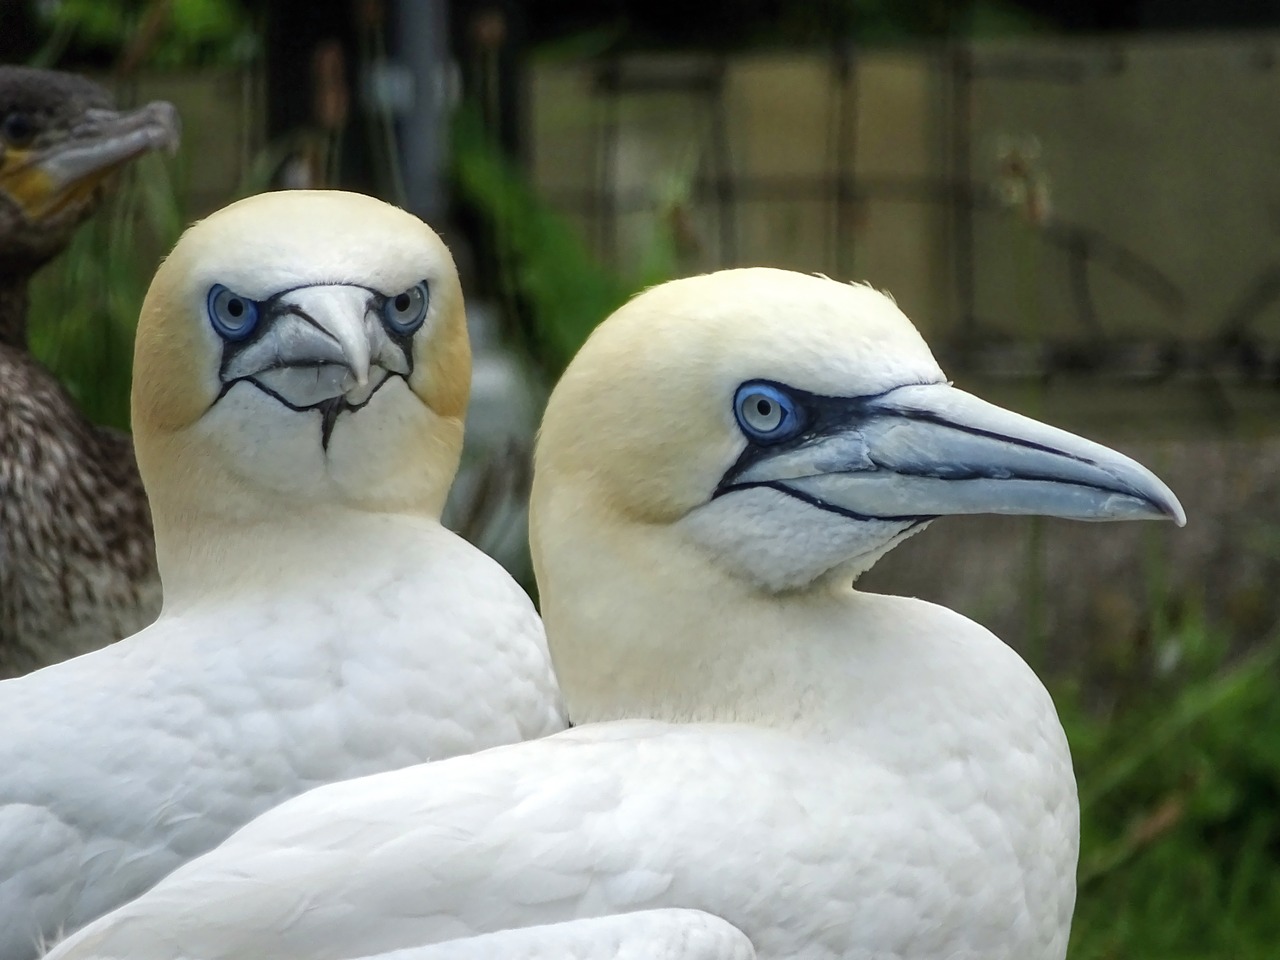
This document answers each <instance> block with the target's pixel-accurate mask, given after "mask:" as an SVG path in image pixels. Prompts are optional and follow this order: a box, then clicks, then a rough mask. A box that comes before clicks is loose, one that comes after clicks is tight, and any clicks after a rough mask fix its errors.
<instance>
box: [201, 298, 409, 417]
mask: <svg viewBox="0 0 1280 960" xmlns="http://www.w3.org/2000/svg"><path fill="white" fill-rule="evenodd" d="M261 309H262V313H263V315H262V316H261V317H260V318H258V320H257V324H256V330H257V334H256V336H252V337H250V338H247V339H246V340H245V341H244V343H243V345H236V347H235V349H231V350H229V351H228V352H227V354H226V356H225V359H224V362H223V369H222V379H223V381H224V382H226V383H234V382H235V381H238V380H246V379H252V380H253V381H254V382H255V383H256V384H257V385H258V386H259V387H261V388H263V389H265V390H266V391H267V392H268V393H270V394H272V395H273V396H275V397H277V398H278V399H280V400H282V401H284V402H285V403H286V404H288V405H289V406H291V407H293V408H295V409H299V410H301V409H307V408H310V407H314V406H316V405H318V404H321V403H324V402H325V401H327V400H332V399H335V398H337V397H345V398H346V399H347V401H348V402H349V403H350V404H351V405H353V406H356V405H359V404H361V403H363V402H364V401H365V400H367V399H368V398H369V396H370V395H371V394H372V393H373V391H374V390H375V389H377V387H378V385H379V384H381V382H382V381H383V380H384V379H385V378H386V377H387V375H388V374H390V373H399V374H402V375H407V374H408V372H409V369H410V364H409V358H408V357H407V356H406V354H405V353H404V351H403V349H401V348H400V347H398V346H397V345H395V344H394V343H392V341H391V339H390V338H389V337H388V336H387V335H386V332H385V331H384V330H383V328H382V325H381V324H380V323H379V321H378V319H377V317H376V313H375V311H376V304H375V300H374V295H373V294H372V293H371V292H370V291H369V290H366V289H364V288H363V287H355V286H345V285H324V286H309V287H301V288H299V289H297V290H290V291H288V292H286V293H282V294H280V295H278V296H276V297H273V298H272V299H270V300H268V301H266V302H265V303H263V304H262V307H261Z"/></svg>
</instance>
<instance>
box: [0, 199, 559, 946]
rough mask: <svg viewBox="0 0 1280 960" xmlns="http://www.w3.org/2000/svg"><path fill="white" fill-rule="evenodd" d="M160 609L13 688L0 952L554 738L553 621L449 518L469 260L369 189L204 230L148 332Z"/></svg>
mask: <svg viewBox="0 0 1280 960" xmlns="http://www.w3.org/2000/svg"><path fill="white" fill-rule="evenodd" d="M134 359H135V363H134V369H135V375H134V384H133V427H134V436H135V439H136V444H137V452H138V461H139V465H140V467H141V468H142V476H143V479H144V481H145V483H146V487H147V493H148V494H149V496H150V499H151V506H152V511H153V514H154V516H155V526H156V547H157V554H158V557H159V563H160V573H161V577H162V579H163V583H164V609H163V611H162V612H161V614H160V617H159V619H158V620H157V621H156V622H155V623H154V624H153V625H151V626H150V627H147V628H146V629H144V630H142V631H141V632H139V633H137V634H135V635H134V636H132V637H130V638H128V639H126V640H123V641H121V642H119V643H117V644H113V645H112V646H109V647H106V648H104V649H102V650H98V651H95V652H93V653H90V654H86V655H84V656H82V657H79V658H77V659H74V660H71V661H68V662H66V663H61V664H56V665H54V666H51V667H46V668H45V669H43V670H39V671H37V672H35V673H33V674H29V675H28V676H25V677H19V678H16V679H12V680H7V681H4V682H3V683H0V729H2V730H3V731H4V739H3V743H0V771H3V773H2V774H0V958H2V960H28V958H31V957H34V956H35V955H36V950H37V944H38V943H39V942H40V941H41V940H52V939H53V938H54V937H56V936H57V935H59V934H60V933H61V932H64V931H65V932H69V931H72V930H74V929H76V928H78V927H79V926H80V925H82V924H84V923H86V922H87V921H89V920H92V919H93V918H94V917H96V916H98V915H100V914H102V913H104V912H106V911H108V910H110V909H112V908H113V907H115V906H117V905H119V904H121V903H123V902H125V901H127V900H129V899H130V898H132V897H134V896H136V895H137V894H139V893H141V892H143V891H144V890H146V889H147V888H148V887H150V886H151V885H152V884H153V883H155V882H156V881H157V880H158V879H160V878H161V877H163V876H164V875H165V874H166V873H168V872H169V871H170V870H172V869H173V868H174V867H176V866H178V865H179V864H181V863H182V862H183V861H185V860H187V859H190V858H191V857H194V856H197V855H199V854H201V853H203V852H204V851H206V850H208V849H210V848H211V847H213V846H215V845H216V844H217V843H219V842H220V841H221V840H222V839H223V838H224V837H226V836H227V835H228V834H230V833H231V832H232V831H233V830H235V829H236V828H237V827H238V826H240V825H241V824H243V823H245V822H247V821H249V820H251V819H252V818H253V817H255V816H256V815H258V814H260V813H261V812H263V811H264V810H266V809H268V808H269V807H271V806H274V805H275V804H277V803H279V802H280V801H282V800H284V799H286V798H288V797H291V796H293V795H295V794H298V793H302V792H303V791H305V790H308V789H310V788H311V787H314V786H317V785H319V784H322V783H327V782H330V781H333V780H339V779H343V778H345V777H352V776H360V775H364V774H369V773H373V772H375V771H380V770H387V769H391V768H395V767H399V766H404V765H406V764H412V763H421V762H423V761H427V760H435V759H438V758H441V757H448V756H452V755H454V754H459V753H466V752H469V751H473V750H478V749H481V748H484V747H489V746H493V745H494V744H501V743H508V742H512V741H517V740H521V739H524V738H527V737H535V736H540V735H542V734H546V733H550V732H553V731H556V730H561V729H563V728H564V725H565V722H564V716H563V708H562V706H561V704H560V701H559V695H558V691H557V689H556V686H555V680H554V676H553V673H552V670H551V664H550V659H549V657H548V654H547V649H546V640H545V636H544V634H543V630H542V625H541V622H540V620H539V619H538V616H537V613H536V612H535V610H534V608H533V604H532V603H531V602H530V600H529V599H528V597H527V596H526V595H525V594H524V592H523V591H522V590H521V589H520V587H519V586H518V585H517V584H516V583H515V581H513V580H512V579H511V578H510V576H508V575H507V574H506V573H505V572H504V571H503V570H502V568H501V567H499V566H498V565H497V564H496V563H494V562H493V561H492V560H490V559H489V558H488V557H486V556H485V555H484V554H482V553H480V551H478V550H476V549H475V548H473V547H471V546H470V545H468V544H466V543H465V542H464V541H463V540H461V539H460V538H458V537H457V536H455V535H454V534H452V533H450V532H448V531H447V530H445V529H444V528H443V527H442V526H441V525H440V523H439V515H440V510H441V506H442V504H443V503H444V500H445V495H446V494H447V492H448V490H449V484H450V482H451V481H452V478H453V474H454V470H455V469H456V467H457V464H458V457H459V453H460V450H461V447H462V423H463V415H464V412H465V408H466V404H467V393H468V385H469V376H470V368H469V363H468V345H467V337H466V327H465V321H464V318H463V303H462V292H461V290H460V288H459V284H458V276H457V273H456V272H455V269H454V266H453V261H452V259H451V257H450V255H449V252H448V250H447V249H446V248H445V246H444V244H443V243H442V242H441V241H440V239H439V238H438V237H437V236H436V235H435V233H433V232H432V231H431V230H430V229H429V228H428V227H427V226H426V225H425V224H423V223H422V222H421V221H419V220H418V219H417V218H416V217H413V216H411V215H409V214H407V213H405V212H403V211H401V210H397V209H396V208H394V207H392V206H389V205H387V204H384V203H382V202H380V201H377V200H374V199H371V198H369V197H363V196H359V195H356V194H348V193H339V192H282V193H270V194H264V195H261V196H257V197H252V198H250V199H247V200H243V201H240V202H238V203H235V204H232V205H231V206H229V207H227V208H225V209H223V210H221V211H220V212H218V213H215V214H214V215H213V216H211V217H209V218H208V219H206V220H204V221H203V222H201V223H198V224H196V225H195V226H193V227H191V228H190V229H189V230H188V231H187V232H186V233H185V234H184V235H183V237H182V239H181V240H180V241H179V242H178V244H177V246H176V247H175V248H174V250H173V252H172V253H171V254H170V255H169V257H168V258H167V259H166V260H165V261H164V263H163V264H162V265H161V267H160V269H159V270H158V272H157V273H156V276H155V279H154V280H153V282H152V284H151V288H150V290H149V291H148V293H147V297H146V300H145V302H144V304H143V308H142V313H141V318H140V320H139V324H138V334H137V340H136V349H135V358H134Z"/></svg>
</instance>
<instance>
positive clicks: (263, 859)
mask: <svg viewBox="0 0 1280 960" xmlns="http://www.w3.org/2000/svg"><path fill="white" fill-rule="evenodd" d="M531 510H532V547H533V556H534V560H535V565H536V571H537V576H538V583H539V586H540V590H541V597H542V602H543V615H544V620H545V622H546V625H547V630H548V636H549V638H550V642H551V645H552V653H553V657H554V660H555V664H556V668H557V674H558V676H559V678H560V681H561V686H562V689H563V691H564V693H565V697H566V700H567V702H568V704H569V708H570V716H571V717H572V718H573V721H574V723H575V724H577V726H575V728H574V729H571V730H568V731H566V732H564V733H561V734H558V735H555V736H552V737H548V738H545V739H542V740H538V741H533V742H529V743H522V744H518V745H514V746H505V747H499V748H496V749H493V750H489V751H485V752H483V753H478V754H474V755H471V756H466V757H460V758H456V759H452V760H448V761H445V762H443V763H439V764H432V765H429V766H419V767H413V768H408V769H404V770H400V771H397V772H393V773H387V774H382V775H379V776H374V777H369V778H366V779H364V780H351V781H348V782H345V783H340V784H335V785H332V786H327V787H323V788H321V789H318V790H315V791H313V792H311V793H309V794H306V795H304V796H301V797H298V798H296V799H294V800H292V801H290V802H288V803H285V804H283V805H282V806H280V807H278V808H277V809H275V810H272V811H271V812H269V813H267V814H266V815H265V816H262V817H260V818H258V819H257V820H256V821H254V822H253V823H251V824H249V825H247V826H246V827H244V828H243V829H242V830H241V831H239V832H238V833H237V834H235V835H234V836H233V837H231V838H230V839H229V840H228V841H227V842H225V843H224V844H222V845H221V846H220V847H219V848H217V849H216V850H214V851H212V852H211V853H209V854H207V855H206V856H204V857H202V858H200V859H198V860H195V861H194V862H192V863H189V864H187V865H186V866H184V867H183V868H182V869H180V870H178V871H176V872H174V873H173V874H172V875H170V876H169V877H168V878H167V879H165V880H164V881H163V882H161V883H160V884H158V885H157V886H156V887H155V888H154V889H153V890H151V891H150V892H148V893H147V894H145V895H144V896H142V897H140V898H139V899H137V900H136V901H134V902H133V903H131V904H129V905H127V906H125V907H123V908H121V909H120V910H118V911H116V912H114V913H112V914H111V915H109V916H107V917H105V918H103V919H102V920H100V921H99V922H97V923H95V924H93V925H91V926H89V927H87V928H86V929H85V930H83V931H82V932H81V933H80V934H79V935H78V936H75V937H72V938H71V939H70V940H69V941H67V942H66V943H65V944H63V945H62V946H60V947H58V948H56V949H55V950H54V951H53V952H52V953H51V954H50V957H49V960H85V958H90V957H93V958H99V960H103V958H111V960H117V958H118V960H125V958H128V960H173V958H178V957H181V958H184V960H222V958H228V960H230V958H244V957H267V956H269V957H271V958H273V960H304V958H305V960H346V958H354V957H364V956H370V955H377V954H379V953H386V952H390V951H407V952H406V953H405V954H404V957H406V958H411V957H415V956H417V955H418V954H417V953H416V952H415V948H417V949H421V950H423V953H422V954H421V955H422V956H424V957H429V956H431V953H430V952H429V951H426V950H425V949H424V948H425V946H426V945H428V944H432V943H438V942H448V941H457V940H458V939H459V938H464V937H469V936H477V935H488V934H491V933H494V932H499V931H504V932H503V933H502V937H503V940H502V947H503V949H502V952H501V953H497V952H495V953H493V954H491V955H493V956H502V957H504V958H506V960H514V958H517V957H526V958H527V957H534V956H540V955H542V954H541V953H540V951H541V948H542V946H543V945H545V943H546V942H547V938H548V937H554V936H559V937H561V938H562V939H563V941H568V940H571V939H572V933H573V931H575V930H576V931H585V932H584V936H585V935H589V933H590V927H589V924H591V923H596V922H600V921H601V920H602V918H612V919H610V920H609V921H608V924H607V929H606V931H602V936H601V939H600V943H599V946H600V952H599V954H598V955H599V956H609V955H610V953H609V951H610V950H612V949H613V948H614V946H615V945H616V938H617V937H618V936H619V935H620V934H623V933H625V932H626V928H627V926H628V924H630V923H632V922H634V923H635V924H636V925H637V928H638V927H639V925H640V923H641V919H640V918H642V917H643V918H645V920H644V922H650V923H652V922H657V923H658V924H659V925H661V924H662V923H663V922H664V921H666V923H667V925H668V926H671V927H674V928H676V929H679V927H680V926H682V925H684V924H687V923H690V922H693V923H696V918H698V917H699V916H701V917H703V918H705V919H707V920H708V922H711V920H712V919H713V918H719V920H720V921H723V922H727V923H728V924H729V925H730V926H731V927H732V928H735V929H736V930H737V931H739V932H741V933H742V934H744V935H745V936H746V937H747V938H749V941H750V944H751V945H752V946H753V948H754V950H755V952H756V955H757V956H759V957H761V958H776V960H781V958H811V960H812V958H833V957H844V958H860V960H871V958H876V960H898V958H900V960H907V958H910V960H943V958H949V960H955V958H973V960H978V958H981V960H1001V958H1005V960H1058V958H1061V957H1063V955H1064V954H1065V952H1066V946H1067V934H1068V931H1069V927H1070V921H1071V913H1072V907H1073V902H1074V898H1075V866H1076V854H1077V845H1078V837H1079V822H1078V808H1077V802H1076V788H1075V781H1074V778H1073V775H1072V770H1071V758H1070V754H1069V752H1068V748H1067V742H1066V738H1065V737H1064V735H1063V731H1062V727H1061V725H1060V724H1059V722H1058V718H1057V715H1056V712H1055V710H1054V707H1053V703H1052V701H1051V700H1050V698H1049V695H1048V693H1047V692H1046V691H1045V689H1044V687H1043V686H1042V685H1041V683H1040V682H1039V680H1038V679H1037V678H1036V676H1035V674H1034V673H1032V671H1031V670H1030V669H1029V668H1028V667H1027V665H1026V664H1025V663H1024V662H1023V661H1022V660H1021V659H1020V658H1019V657H1018V655H1017V654H1016V653H1014V651H1013V650H1011V649H1010V648H1009V647H1008V646H1006V645H1005V644H1004V643H1002V642H1001V641H1000V640H999V639H997V638H996V637H994V636H993V635H992V634H991V633H989V632H988V631H987V630H985V629H984V628H983V627H981V626H979V625H978V624H976V623H974V622H972V621H970V620H967V619H965V618H964V617H962V616H960V615H958V614H956V613H954V612H952V611H950V610H947V609H945V608H943V607H938V606H935V605H933V604H930V603H925V602H923V601H919V600H913V599H906V598H902V597H890V596H878V595H873V594H865V593H860V592H858V591H856V590H854V589H852V588H851V586H850V584H851V581H853V580H854V578H856V577H857V576H858V575H859V574H860V573H862V572H863V571H865V570H866V569H867V568H869V567H870V566H871V565H872V564H873V563H874V562H875V560H876V559H877V558H878V557H880V556H881V555H883V554H884V553H885V552H886V551H888V550H889V549H891V548H892V547H893V546H894V545H895V544H897V543H899V542H900V541H902V540H903V539H904V538H905V537H908V536H910V535H912V534H913V533H916V532H918V531H919V530H921V529H922V528H923V527H924V526H926V525H927V524H928V523H929V522H930V521H932V520H933V519H935V518H937V517H940V516H943V515H946V514H958V513H1007V514H1050V515H1054V516H1060V517H1070V518H1075V519H1081V520H1123V519H1139V518H1152V517H1154V518H1160V517H1167V518H1171V519H1173V520H1175V521H1176V522H1178V523H1179V524H1181V523H1182V522H1183V513H1182V508H1181V507H1180V505H1179V504H1178V501H1177V499H1176V498H1175V497H1174V496H1173V494H1172V493H1171V492H1170V491H1169V489H1168V488H1167V487H1166V486H1165V485H1164V484H1163V483H1161V482H1160V481H1159V480H1158V479H1157V478H1156V477H1155V476H1154V475H1153V474H1151V473H1150V472H1149V471H1147V470H1146V469H1145V468H1143V467H1142V466H1140V465H1139V464H1137V463H1135V462H1134V461H1132V460H1130V459H1128V458H1127V457H1124V456H1122V455H1120V454H1119V453H1116V452H1114V451H1112V450H1109V449H1107V448H1106V447H1102V446H1099V445H1098V444H1095V443H1091V442H1089V441H1087V440H1083V439H1081V438H1079V437H1076V436H1073V435H1072V434H1069V433H1066V432H1064V431H1061V430H1056V429H1054V428H1052V427H1048V426H1045V425H1043V424H1041V423H1038V422H1036V421H1034V420H1031V419H1028V418H1026V417H1023V416H1019V415H1017V414H1014V413H1011V412H1009V411H1006V410H1002V409H1000V408H998V407H995V406H992V405H991V404H988V403H985V402H984V401H982V400H980V399H978V398H976V397H974V396H971V395H970V394H967V393H964V392H962V391H960V390H958V389H955V388H954V387H952V386H951V385H950V384H949V383H948V381H947V380H946V378H945V376H944V375H943V373H942V371H941V370H940V369H939V367H938V364H937V363H936V362H935V361H934V359H933V356H932V355H931V354H930V352H929V349H928V347H927V346H926V345H925V343H924V341H923V340H922V339H921V337H920V336H919V334H918V333H917V332H916V330H915V329H914V328H913V327H912V325H911V323H910V322H909V321H908V320H907V318H906V317H905V316H903V314H902V313H901V312H900V311H899V310H898V309H897V307H896V306H895V305H894V303H893V302H892V301H891V300H890V299H889V298H887V297H885V296H883V295H881V294H880V293H877V292H876V291H874V290H873V289H871V288H869V287H864V286H854V285H849V284H843V283H837V282H835V281H833V280H829V279H826V278H820V277H813V276H806V275H801V274H797V273H791V272H787V271H781V270H774V269H762V268H756V269H744V270H730V271H724V272H721V273H715V274H711V275H708V276H702V277H697V278H692V279H685V280H678V281H674V282H672V283H668V284H664V285H662V286H659V287H657V288H654V289H652V290H650V291H648V292H646V293H644V294H642V295H640V296H638V297H637V298H635V299H634V300H632V301H631V302H630V303H628V304H627V305H625V306H623V307H622V308H621V309H620V310H619V311H618V312H617V313H615V314H614V315H613V317H612V318H611V319H609V320H607V321H605V322H604V323H603V324H602V325H601V326H600V327H599V328H598V329H597V330H596V331H595V332H594V333H593V334H592V336H591V337H590V339H589V340H588V341H587V343H586V345H585V346H584V347H583V348H582V350H581V352H580V353H579V354H578V356H577V358H576V359H575V360H574V361H573V362H572V363H571V364H570V366H569V368H568V370H567V371H566V372H565V374H564V377H563V379H562V380H561V381H560V383H559V384H558V385H557V386H556V388H555V390H554V392H553V394H552V397H551V400H550V403H549V405H548V407H547V410H546V414H545V417H544V420H543V425H542V431H541V437H540V440H539V446H538V450H537V458H536V462H535V480H534V487H533V499H532V505H531ZM680 911H694V912H693V913H692V914H689V913H681V912H680ZM582 921H586V923H587V926H580V925H579V924H580V922H582ZM525 927H532V928H534V929H533V930H529V931H525V932H522V931H521V929H520V928H525ZM525 938H527V939H525ZM464 943H465V941H463V942H462V943H454V944H452V947H459V948H460V947H461V946H462V945H463V944H464ZM452 947H451V948H452ZM580 955H582V956H591V954H590V953H585V954H580ZM680 955H681V954H680V953H679V951H678V950H670V951H668V950H666V949H665V948H655V951H654V953H652V954H651V955H650V956H651V957H656V958H668V957H675V956H680Z"/></svg>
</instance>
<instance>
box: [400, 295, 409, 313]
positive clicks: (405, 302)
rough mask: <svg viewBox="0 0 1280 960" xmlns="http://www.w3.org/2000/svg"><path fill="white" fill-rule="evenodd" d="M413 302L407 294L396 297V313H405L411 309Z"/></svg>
mask: <svg viewBox="0 0 1280 960" xmlns="http://www.w3.org/2000/svg"><path fill="white" fill-rule="evenodd" d="M411 302H412V301H411V300H410V299H409V295H408V294H407V293H402V294H400V296H398V297H396V311H397V312H398V313H404V312H405V311H406V310H408V309H409V304H410V303H411Z"/></svg>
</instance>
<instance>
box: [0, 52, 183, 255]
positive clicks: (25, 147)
mask: <svg viewBox="0 0 1280 960" xmlns="http://www.w3.org/2000/svg"><path fill="white" fill-rule="evenodd" d="M178 136H179V128H178V114H177V111H176V110H175V109H174V108H173V105H172V104H169V103H163V102H156V103H149V104H147V105H146V106H144V107H139V108H138V109H136V110H127V111H120V110H116V109H115V106H114V104H113V102H112V98H111V94H110V93H108V92H107V90H106V89H105V88H104V87H102V86H101V85H99V84H97V83H94V82H93V81H92V80H87V79H85V78H84V77H80V76H76V75H75V74H71V73H61V72H59V71H56V70H37V69H34V68H31V67H12V66H0V270H5V269H7V270H10V271H15V270H21V271H23V272H27V271H30V270H34V269H35V268H36V267H38V266H40V265H41V264H43V263H44V262H45V261H47V260H50V259H52V258H53V257H54V256H56V255H57V253H58V252H59V251H60V250H61V249H62V248H63V247H64V246H66V244H67V242H68V241H69V240H70V239H71V234H72V232H73V231H74V230H75V228H76V227H77V226H78V225H79V224H80V223H81V222H82V221H83V220H84V219H85V218H86V217H87V216H88V215H89V214H90V213H92V212H93V210H94V208H95V207H96V206H97V205H98V201H99V199H100V197H101V191H102V185H103V183H104V181H105V180H106V179H107V178H108V176H109V175H110V174H111V173H113V172H114V171H115V170H118V169H119V168H120V167H122V166H123V165H124V164H126V163H128V162H129V161H130V160H132V159H134V158H135V157H137V156H139V155H141V154H143V153H146V152H148V151H150V150H157V149H167V150H173V149H175V148H176V147H177V144H178Z"/></svg>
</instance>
